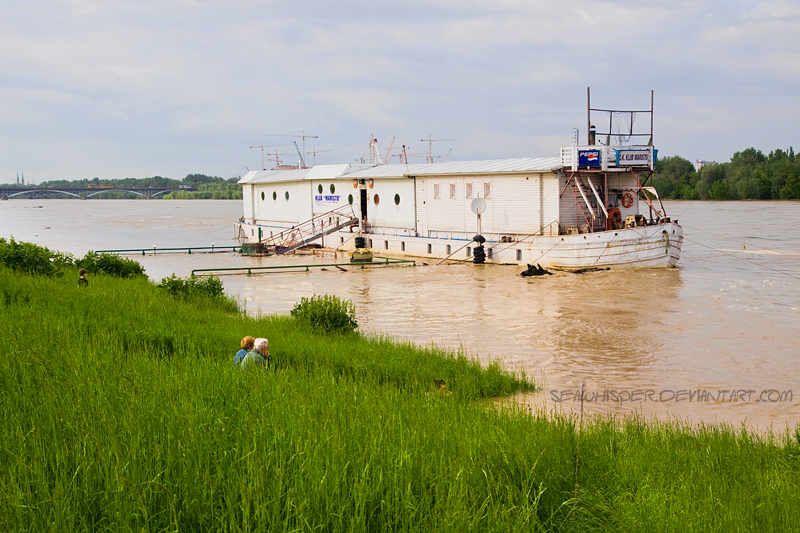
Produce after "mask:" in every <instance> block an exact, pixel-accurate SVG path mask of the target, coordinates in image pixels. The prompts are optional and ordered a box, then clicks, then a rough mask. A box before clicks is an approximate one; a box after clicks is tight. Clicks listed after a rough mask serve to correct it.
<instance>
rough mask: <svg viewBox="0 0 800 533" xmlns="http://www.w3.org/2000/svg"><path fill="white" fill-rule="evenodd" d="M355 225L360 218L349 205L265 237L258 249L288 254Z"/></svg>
mask: <svg viewBox="0 0 800 533" xmlns="http://www.w3.org/2000/svg"><path fill="white" fill-rule="evenodd" d="M353 224H358V217H357V216H356V214H355V211H354V210H353V206H352V205H350V204H348V205H344V206H342V207H337V208H336V209H334V210H332V211H328V212H327V213H322V214H321V215H316V216H314V217H313V218H311V219H309V220H306V221H305V222H301V223H300V224H298V225H296V226H292V227H291V228H289V229H286V230H283V231H282V232H280V233H277V234H275V235H272V236H270V237H264V238H262V239H261V240H260V241H259V243H258V247H259V248H261V249H262V250H266V251H268V252H275V253H277V254H288V253H289V252H293V251H295V250H297V249H298V248H302V247H303V246H306V245H307V244H309V243H312V242H314V241H316V240H318V239H321V238H322V237H324V236H325V235H328V234H330V233H333V232H334V231H339V230H340V229H342V228H346V227H347V226H351V225H353Z"/></svg>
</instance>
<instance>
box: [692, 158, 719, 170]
mask: <svg viewBox="0 0 800 533" xmlns="http://www.w3.org/2000/svg"><path fill="white" fill-rule="evenodd" d="M716 164H717V162H716V161H700V160H699V159H695V160H694V168H695V170H700V169H701V168H703V167H708V166H711V165H716Z"/></svg>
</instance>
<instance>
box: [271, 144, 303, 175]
mask: <svg viewBox="0 0 800 533" xmlns="http://www.w3.org/2000/svg"><path fill="white" fill-rule="evenodd" d="M288 146H291V145H288ZM267 155H268V156H269V155H270V153H269V152H267ZM282 155H294V154H292V153H285V152H284V153H278V151H277V150H275V157H274V158H273V157H267V161H275V168H273V169H272V170H294V169H296V168H297V167H296V166H293V165H281V159H280V157H279V156H282Z"/></svg>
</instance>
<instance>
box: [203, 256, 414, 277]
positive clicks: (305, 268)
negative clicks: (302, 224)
mask: <svg viewBox="0 0 800 533" xmlns="http://www.w3.org/2000/svg"><path fill="white" fill-rule="evenodd" d="M372 259H373V261H372V262H371V263H324V264H323V263H318V264H310V265H274V266H259V267H227V268H195V269H194V270H192V275H197V274H200V275H203V274H213V273H215V272H222V273H225V274H230V275H236V274H246V275H248V276H250V275H252V274H253V272H261V271H264V273H269V272H286V271H289V270H295V271H298V272H310V269H312V268H322V267H341V266H345V265H349V266H351V267H355V266H360V267H361V268H362V269H363V268H364V267H365V266H370V265H373V266H381V265H407V264H409V263H411V264H412V265H414V266H416V264H417V263H416V261H415V260H413V259H399V258H397V257H379V256H376V257H373V258H372Z"/></svg>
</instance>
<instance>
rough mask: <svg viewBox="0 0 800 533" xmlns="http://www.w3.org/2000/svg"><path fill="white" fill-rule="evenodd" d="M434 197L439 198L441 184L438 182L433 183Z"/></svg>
mask: <svg viewBox="0 0 800 533" xmlns="http://www.w3.org/2000/svg"><path fill="white" fill-rule="evenodd" d="M433 197H434V198H439V184H438V183H434V184H433Z"/></svg>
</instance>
